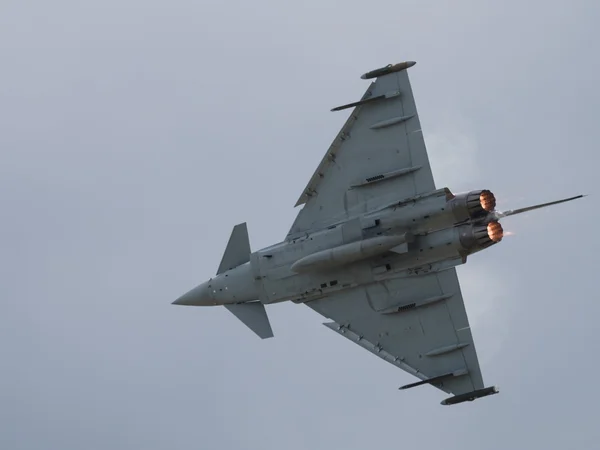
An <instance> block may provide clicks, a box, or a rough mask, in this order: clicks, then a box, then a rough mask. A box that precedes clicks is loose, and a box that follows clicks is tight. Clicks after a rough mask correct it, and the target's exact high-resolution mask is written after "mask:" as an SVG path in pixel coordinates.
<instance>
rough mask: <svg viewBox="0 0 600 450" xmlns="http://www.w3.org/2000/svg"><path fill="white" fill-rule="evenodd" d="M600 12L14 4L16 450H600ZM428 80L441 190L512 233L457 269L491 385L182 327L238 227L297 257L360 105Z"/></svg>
mask: <svg viewBox="0 0 600 450" xmlns="http://www.w3.org/2000/svg"><path fill="white" fill-rule="evenodd" d="M599 21H600V3H598V2H597V1H596V0H590V1H582V0H568V1H552V0H549V1H548V0H547V1H541V0H539V1H535V0H533V1H525V2H523V1H517V0H507V1H504V2H495V1H481V0H470V1H467V0H458V1H452V2H450V1H441V0H440V1H422V0H411V1H373V2H371V3H368V2H364V1H355V0H345V1H341V0H340V1H333V0H304V1H302V2H296V3H294V4H293V5H292V4H290V2H280V1H275V0H271V1H267V0H256V1H252V2H246V1H240V0H236V1H227V2H225V1H207V0H201V1H200V2H198V1H192V0H172V1H168V2H167V1H157V0H147V1H144V2H142V1H140V0H119V1H116V0H104V1H102V2H100V1H96V2H81V1H64V0H56V1H53V2H42V1H37V2H35V1H26V0H19V1H16V0H3V1H2V2H1V3H0V64H1V67H0V277H1V278H0V355H1V363H0V448H2V449H7V450H12V449H15V450H17V449H18V450H25V449H27V450H29V449H36V450H37V449H40V450H46V449H61V450H71V449H77V450H79V449H106V448H110V449H130V448H144V449H148V450H157V449H184V448H186V449H187V448H200V449H217V448H218V449H261V450H269V449H282V448H286V449H291V450H295V449H305V448H311V449H332V448H344V449H345V450H351V449H361V450H362V449H365V448H397V447H406V448H421V449H434V448H444V449H461V450H471V449H473V450H474V449H477V450H479V449H482V448H485V449H507V448H510V449H515V448H517V449H518V448H528V449H532V448H533V449H537V448H539V449H544V450H551V449H564V448H578V449H593V448H597V445H598V441H599V440H600V428H599V427H598V409H597V408H598V401H599V400H600V388H599V387H598V383H597V380H596V378H597V374H598V372H599V370H600V362H599V361H598V355H599V353H600V338H599V337H598V329H599V326H598V320H599V319H598V317H600V304H599V301H598V300H599V296H598V283H597V279H598V269H599V263H598V255H599V254H600V237H598V234H597V231H596V228H597V225H596V224H597V223H598V218H599V214H598V210H599V207H600V200H599V199H600V195H599V193H598V188H597V179H598V173H599V172H598V166H599V164H600V158H599V157H598V111H600V89H599V88H598V74H599V72H600V48H599V47H600V40H599V38H600V28H598V23H599ZM404 60H416V61H417V65H416V66H415V67H413V68H411V69H410V72H409V74H410V77H411V82H412V87H413V91H414V94H415V97H416V101H417V107H418V110H419V113H420V119H421V124H422V127H423V130H424V135H425V140H426V143H427V145H428V149H429V154H430V160H431V165H432V168H433V171H434V176H435V180H436V185H437V186H439V187H443V186H448V187H449V188H450V189H451V190H453V191H455V192H460V191H465V190H471V189H481V188H488V189H491V190H492V191H493V192H494V193H495V194H496V196H497V197H498V199H499V207H500V208H507V209H508V208H516V207H521V206H526V205H529V204H531V203H536V202H543V201H549V200H553V199H555V198H562V197H568V196H571V195H576V194H579V193H588V194H591V195H590V196H589V197H587V198H585V199H583V200H578V201H577V202H573V203H569V204H566V205H560V206H556V207H554V208H550V209H546V210H543V211H540V212H536V213H530V214H527V215H524V216H518V217H513V218H510V219H507V220H506V221H505V222H504V227H505V229H507V230H510V231H512V232H514V233H515V235H514V236H511V237H510V238H508V237H507V238H505V239H504V240H503V241H502V243H501V244H500V245H497V246H494V247H493V248H492V249H490V250H488V251H485V252H482V253H479V254H477V255H474V256H473V257H471V258H470V260H469V263H468V264H467V265H465V266H462V267H460V268H459V269H458V273H459V278H460V280H461V285H462V291H463V295H464V297H465V302H466V304H467V310H468V313H469V317H470V320H471V325H472V330H473V334H474V337H475V340H476V345H477V350H478V353H479V357H480V362H481V366H482V371H483V375H484V380H485V382H486V385H492V384H495V385H498V386H499V387H500V390H501V392H500V394H499V395H496V396H493V397H488V398H485V399H482V400H479V401H476V402H473V403H465V404H462V405H459V406H453V407H443V406H440V404H439V402H440V401H441V400H442V399H443V398H445V397H447V395H446V394H445V393H443V392H440V391H438V390H436V389H434V388H430V387H422V388H417V389H411V390H409V391H406V392H400V391H398V390H397V388H398V386H400V385H403V384H406V383H408V382H411V381H413V378H412V377H411V376H409V375H408V374H406V373H404V372H403V371H401V370H399V369H397V368H395V367H394V366H392V365H390V364H387V363H385V362H384V361H382V360H380V359H378V358H376V357H374V356H373V355H371V354H370V353H368V352H366V351H365V350H363V349H361V348H359V347H358V346H356V345H352V344H351V343H349V342H348V341H347V340H345V339H342V338H340V337H339V336H337V335H336V334H335V333H332V332H331V331H330V330H328V329H327V328H325V327H323V326H322V325H321V323H322V322H323V321H324V319H323V318H322V317H321V316H319V315H318V314H316V313H315V312H313V311H312V310H310V309H309V308H307V307H304V306H302V305H293V304H280V305H274V306H270V307H268V312H269V315H270V318H271V322H272V326H273V330H274V333H275V338H274V339H269V340H265V341H261V340H260V339H258V338H257V337H256V336H255V335H254V334H253V333H252V332H251V331H249V330H248V329H247V328H246V327H245V326H244V325H243V324H242V323H240V322H239V321H238V320H237V319H236V318H235V317H234V316H233V315H231V314H230V313H228V312H227V311H226V310H224V309H222V308H189V307H188V308H184V307H178V306H172V305H171V302H172V301H173V300H175V299H176V298H177V297H178V296H179V295H181V294H182V293H184V292H185V291H187V290H188V289H190V288H191V287H193V286H195V285H196V284H198V283H200V282H202V281H204V280H205V279H207V278H209V277H210V276H212V275H213V274H214V273H215V271H216V268H217V266H218V264H219V261H220V258H221V256H222V253H223V251H224V249H225V245H226V243H227V240H228V238H229V234H230V232H231V229H232V227H233V226H234V225H235V224H237V223H240V222H244V221H247V222H248V228H249V232H250V241H251V245H252V247H253V248H254V249H259V248H261V247H264V246H267V245H269V244H272V243H274V242H276V241H279V240H281V239H283V238H284V237H285V235H286V233H287V231H288V228H289V227H290V226H291V224H292V222H293V219H294V217H295V215H296V213H297V211H296V210H295V209H294V208H293V205H294V203H295V202H296V199H297V198H298V196H299V195H300V193H301V191H302V189H303V188H304V186H305V185H306V183H307V181H308V179H309V178H310V176H311V175H312V173H313V171H314V169H315V167H316V166H317V164H318V163H319V161H320V160H321V158H322V156H323V154H324V153H325V151H326V150H327V148H328V146H329V144H330V143H331V141H332V139H333V138H334V137H335V135H336V134H337V132H338V130H339V128H340V127H341V126H342V124H343V123H344V121H345V120H346V118H347V111H343V112H339V113H331V112H330V111H329V110H330V108H332V107H333V106H337V105H338V104H343V103H347V102H350V101H354V100H358V99H359V98H360V97H361V96H362V94H363V92H364V90H365V89H366V87H367V86H368V82H365V81H364V80H361V79H360V78H359V77H360V75H361V74H362V73H364V72H366V71H368V70H371V69H375V68H377V67H381V66H383V65H385V64H388V63H395V62H399V61H404Z"/></svg>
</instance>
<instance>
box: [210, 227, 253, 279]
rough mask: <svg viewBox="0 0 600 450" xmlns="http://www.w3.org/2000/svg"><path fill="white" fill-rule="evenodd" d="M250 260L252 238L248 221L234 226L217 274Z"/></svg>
mask: <svg viewBox="0 0 600 450" xmlns="http://www.w3.org/2000/svg"><path fill="white" fill-rule="evenodd" d="M248 261H250V239H249V238H248V227H247V225H246V222H244V223H240V224H238V225H236V226H235V227H233V230H232V231H231V236H230V237H229V242H228V243H227V248H226V249H225V253H224V254H223V258H222V259H221V264H219V269H218V270H217V275H219V274H220V273H223V272H226V271H227V270H229V269H233V268H235V267H237V266H241V265H242V264H245V263H247V262H248Z"/></svg>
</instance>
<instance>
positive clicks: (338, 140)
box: [294, 61, 416, 207]
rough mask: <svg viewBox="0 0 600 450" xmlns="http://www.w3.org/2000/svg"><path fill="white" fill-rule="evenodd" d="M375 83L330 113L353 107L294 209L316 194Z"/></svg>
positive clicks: (396, 67) (391, 69)
mask: <svg viewBox="0 0 600 450" xmlns="http://www.w3.org/2000/svg"><path fill="white" fill-rule="evenodd" d="M415 64H416V62H415V61H404V62H401V63H398V64H388V65H387V66H384V67H381V68H379V69H375V70H371V71H369V72H367V73H365V74H363V75H361V78H362V79H363V80H364V79H371V78H380V77H383V76H386V75H389V74H392V73H396V72H400V71H402V70H406V69H408V68H409V67H412V66H414V65H415ZM375 82H376V80H375V81H373V82H371V83H370V84H369V87H368V88H367V89H366V90H365V93H364V94H363V96H362V97H361V98H360V100H359V101H357V102H353V103H349V104H347V105H343V106H341V107H337V108H333V109H332V111H340V110H342V109H347V108H350V107H352V106H354V110H353V111H352V113H351V114H350V116H349V117H348V119H347V120H346V122H345V123H344V125H343V126H342V128H341V129H340V131H339V133H338V134H337V136H336V137H335V139H334V140H333V142H332V143H331V145H330V146H329V149H328V150H327V153H325V155H324V156H323V158H322V159H321V162H320V163H319V165H318V166H317V168H316V169H315V171H314V173H313V175H312V177H311V178H310V180H309V181H308V183H307V185H306V187H305V188H304V190H303V191H302V194H301V195H300V197H299V198H298V200H297V201H296V204H295V205H294V207H298V206H300V205H303V204H304V203H306V202H307V201H308V199H309V198H310V197H311V196H312V195H313V193H314V192H316V189H317V187H318V185H319V182H320V180H321V178H322V177H323V172H324V169H325V168H326V167H327V166H328V165H329V164H331V163H332V161H334V160H335V154H336V152H337V150H338V149H339V147H340V146H341V144H342V143H343V142H344V139H345V137H346V136H347V135H348V134H349V130H350V129H351V128H352V125H353V124H354V122H355V120H356V115H357V113H358V112H359V111H360V108H361V106H362V105H363V104H364V103H365V102H367V101H370V100H373V99H370V98H369V92H371V90H372V89H373V87H374V85H375Z"/></svg>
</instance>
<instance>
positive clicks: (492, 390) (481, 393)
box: [441, 386, 500, 405]
mask: <svg viewBox="0 0 600 450" xmlns="http://www.w3.org/2000/svg"><path fill="white" fill-rule="evenodd" d="M498 392H500V390H499V389H498V387H496V386H490V387H486V388H483V389H477V390H476V391H472V392H465V393H464V394H459V395H455V396H454V397H449V398H447V399H445V400H442V401H441V404H442V405H457V404H459V403H463V402H472V401H473V400H477V399H478V398H482V397H487V396H488V395H494V394H497V393H498Z"/></svg>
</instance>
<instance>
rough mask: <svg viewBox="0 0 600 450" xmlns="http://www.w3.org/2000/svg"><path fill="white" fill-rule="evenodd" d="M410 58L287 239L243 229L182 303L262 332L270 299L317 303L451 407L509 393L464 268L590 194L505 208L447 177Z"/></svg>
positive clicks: (353, 128) (356, 122)
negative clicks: (480, 336) (471, 309)
mask: <svg viewBox="0 0 600 450" xmlns="http://www.w3.org/2000/svg"><path fill="white" fill-rule="evenodd" d="M414 64H415V63H414V62H412V61H407V62H402V63H399V64H396V65H388V66H385V67H382V68H380V69H376V70H373V71H370V72H367V73H366V74H364V75H363V76H362V77H361V78H363V79H371V78H376V81H375V82H373V83H372V84H371V85H370V86H369V88H368V89H367V91H366V93H365V94H364V95H363V97H362V98H361V99H360V100H358V101H355V102H351V103H347V104H345V105H343V106H340V107H337V108H333V111H339V110H344V109H348V108H352V107H353V108H354V109H353V110H352V112H351V114H350V116H349V118H348V120H347V122H346V124H345V125H344V126H343V127H342V130H341V131H340V133H339V134H338V135H337V137H336V138H335V140H334V142H333V143H332V145H331V147H330V149H329V150H328V152H327V153H326V155H325V156H324V158H323V160H322V162H321V164H320V165H319V167H318V168H317V170H316V171H315V174H314V175H313V177H312V178H311V180H310V181H309V183H308V185H307V187H306V188H305V190H304V191H303V193H302V195H301V196H300V199H299V200H298V202H297V205H300V204H304V205H305V206H304V207H303V209H302V210H301V211H300V212H299V214H298V217H297V219H296V221H295V223H294V225H293V226H292V228H291V230H290V231H289V233H288V235H287V237H286V239H285V240H283V241H282V242H280V243H278V244H275V245H272V246H270V247H267V248H264V249H261V250H258V251H256V252H251V250H250V242H249V238H248V230H247V227H246V224H245V223H243V224H239V225H237V226H236V227H234V229H233V231H232V233H231V237H230V240H229V243H228V245H227V247H226V250H225V253H224V255H223V258H222V261H221V263H220V265H219V268H218V270H217V274H216V276H215V277H213V278H211V279H210V280H208V281H206V282H204V283H202V284H200V285H199V286H197V287H195V288H194V289H192V290H190V291H189V292H187V293H186V294H184V295H182V296H181V297H180V298H178V299H177V300H176V301H175V302H173V303H174V304H177V305H189V306H214V305H223V306H225V307H226V308H227V309H228V310H229V311H231V312H232V313H233V314H234V315H235V316H236V317H237V318H238V319H240V320H241V321H242V322H243V323H245V324H246V325H247V326H248V327H249V328H250V329H251V330H252V331H254V332H255V333H256V334H257V335H258V336H259V337H261V338H263V339H264V338H269V337H272V336H273V332H272V329H271V325H270V323H269V319H268V317H267V313H266V310H265V307H264V305H267V304H272V303H278V302H283V301H292V302H295V303H305V304H306V305H307V306H309V307H311V308H312V309H314V310H315V311H317V312H319V313H320V314H322V315H323V316H325V317H328V318H330V319H332V322H327V323H326V324H325V325H326V326H327V327H329V328H330V329H332V330H334V331H336V332H338V333H339V334H341V335H343V336H344V337H346V338H348V339H350V340H352V341H353V342H354V343H357V344H358V345H360V346H362V347H363V348H365V349H367V350H369V351H371V352H372V353H374V354H375V355H377V356H379V357H380V358H382V359H384V360H386V361H388V362H389V363H391V364H394V365H396V366H397V367H399V368H401V369H403V370H405V371H407V372H409V373H411V374H413V375H414V376H416V377H418V378H419V379H420V380H421V381H418V382H415V383H411V384H409V385H406V386H403V387H402V388H401V389H407V388H411V387H416V386H420V385H423V384H431V385H433V386H435V387H437V388H439V389H441V390H442V391H445V392H447V393H451V394H454V396H453V397H450V398H447V399H445V400H443V401H442V404H444V405H452V404H457V403H462V402H464V401H468V400H474V399H476V398H480V397H484V396H488V395H491V394H495V393H497V392H498V389H497V388H496V387H495V386H490V387H486V386H485V385H484V384H483V379H482V375H481V370H480V367H479V362H478V358H477V353H476V350H475V344H474V341H473V337H472V335H471V331H470V326H469V322H468V319H467V314H466V311H465V307H464V303H463V299H462V295H461V292H460V286H459V283H458V279H457V275H456V271H455V269H454V268H455V267H456V266H457V265H460V264H464V263H466V262H467V260H468V257H469V255H471V254H473V253H476V252H479V251H482V250H486V249H488V248H490V247H492V246H494V245H496V244H498V243H499V242H501V240H502V238H503V228H502V226H501V224H500V220H501V219H503V218H505V217H508V216H511V215H516V214H520V213H523V212H527V211H531V210H534V209H539V208H542V207H545V206H550V205H554V204H557V203H562V202H566V201H571V200H574V199H577V198H581V197H582V195H579V196H576V197H570V198H567V199H564V200H558V201H554V202H549V203H544V204H540V205H535V206H530V207H526V208H520V209H516V210H510V211H505V212H502V211H497V210H496V209H495V208H496V199H495V196H494V194H493V193H492V192H491V191H489V190H487V189H479V190H473V191H470V192H467V193H463V194H456V195H455V194H453V193H452V192H451V190H450V189H448V188H441V189H436V188H435V183H434V181H433V175H432V173H431V169H430V167H429V161H428V156H427V151H426V148H425V143H424V140H423V136H422V130H421V126H420V123H419V118H418V113H417V109H416V105H415V102H414V98H413V94H412V89H411V86H410V82H409V79H408V75H407V69H408V68H410V67H412V66H414Z"/></svg>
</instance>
